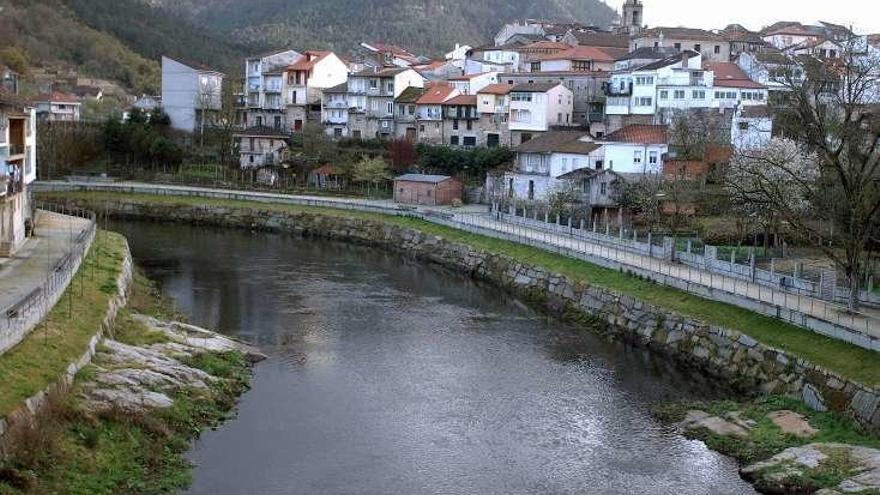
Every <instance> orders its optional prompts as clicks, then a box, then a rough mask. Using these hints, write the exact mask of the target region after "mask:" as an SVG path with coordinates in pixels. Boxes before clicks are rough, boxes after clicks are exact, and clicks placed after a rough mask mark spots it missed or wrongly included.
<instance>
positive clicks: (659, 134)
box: [602, 124, 668, 144]
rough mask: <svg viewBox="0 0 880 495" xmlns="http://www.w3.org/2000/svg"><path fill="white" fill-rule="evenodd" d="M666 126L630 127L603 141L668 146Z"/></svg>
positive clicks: (617, 131) (614, 133)
mask: <svg viewBox="0 0 880 495" xmlns="http://www.w3.org/2000/svg"><path fill="white" fill-rule="evenodd" d="M667 129H668V128H667V127H666V126H665V125H641V124H635V125H628V126H626V127H622V128H620V129H618V130H616V131H614V132H612V133H611V134H608V135H607V136H605V137H604V138H603V139H602V140H603V141H611V142H614V143H643V144H666V143H667V139H668V138H667V136H666V132H667Z"/></svg>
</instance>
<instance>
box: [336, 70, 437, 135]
mask: <svg viewBox="0 0 880 495" xmlns="http://www.w3.org/2000/svg"><path fill="white" fill-rule="evenodd" d="M424 85H425V78H424V77H422V75H421V74H419V73H418V72H417V71H415V70H413V69H411V68H408V67H393V68H383V69H377V68H369V69H364V70H362V71H359V72H353V73H351V74H349V78H348V92H347V93H346V95H345V98H346V103H347V104H348V129H349V131H350V133H351V137H352V138H355V139H361V138H386V137H392V136H393V135H394V131H395V129H394V127H395V126H394V99H395V98H397V97H398V96H400V94H401V93H403V91H404V90H405V89H406V88H409V87H417V88H421V87H424Z"/></svg>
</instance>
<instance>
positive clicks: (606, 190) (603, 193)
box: [599, 182, 608, 196]
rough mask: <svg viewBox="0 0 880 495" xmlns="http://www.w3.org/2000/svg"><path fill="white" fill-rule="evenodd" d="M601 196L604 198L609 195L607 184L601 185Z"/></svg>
mask: <svg viewBox="0 0 880 495" xmlns="http://www.w3.org/2000/svg"><path fill="white" fill-rule="evenodd" d="M599 194H601V195H603V196H604V195H606V194H608V183H607V182H603V183H601V184H599Z"/></svg>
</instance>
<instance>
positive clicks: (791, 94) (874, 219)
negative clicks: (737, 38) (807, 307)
mask: <svg viewBox="0 0 880 495" xmlns="http://www.w3.org/2000/svg"><path fill="white" fill-rule="evenodd" d="M839 43H840V44H841V46H842V50H841V52H840V56H839V57H838V58H835V59H830V60H825V59H817V58H813V57H798V58H792V59H791V60H790V67H789V69H788V70H787V71H785V74H786V76H785V79H786V80H787V82H786V86H787V97H786V106H785V108H784V110H783V112H784V113H783V118H784V119H785V120H787V121H788V122H797V125H790V126H787V129H788V131H789V133H790V135H791V138H792V140H776V141H774V142H773V143H771V145H770V146H769V147H768V148H767V149H764V150H752V151H750V150H739V151H737V154H736V156H734V158H733V163H732V166H731V173H730V176H729V180H728V185H729V187H730V189H731V190H732V191H733V192H734V193H735V194H737V195H739V197H741V198H742V199H743V200H746V201H752V202H754V203H755V204H759V205H762V206H763V207H765V208H768V209H772V211H773V212H774V213H775V214H776V215H778V216H779V218H780V219H781V220H783V221H785V222H787V223H788V224H789V225H790V226H791V228H792V230H794V231H796V232H800V233H801V234H803V235H807V236H809V237H811V238H813V239H818V240H819V245H820V246H821V248H822V250H823V252H824V253H825V254H826V255H827V256H828V258H829V259H831V260H832V261H833V262H834V263H835V265H836V266H837V267H838V269H839V270H840V271H842V272H843V273H844V275H845V276H846V280H847V282H848V285H849V308H850V309H851V310H855V309H856V308H857V307H858V293H859V286H860V282H861V279H862V277H864V275H865V270H866V267H867V266H868V264H869V258H870V255H871V252H870V246H871V245H872V243H875V242H876V241H877V240H878V238H877V233H878V227H880V119H878V115H877V113H876V107H875V106H874V105H875V104H876V103H878V102H880V98H878V97H880V91H878V88H880V84H878V75H880V60H878V58H877V57H876V56H873V55H871V54H870V53H869V52H868V51H867V49H866V48H865V47H864V46H863V44H862V42H861V41H860V38H857V37H851V38H850V39H845V40H842V41H840V42H839ZM827 226H830V228H827Z"/></svg>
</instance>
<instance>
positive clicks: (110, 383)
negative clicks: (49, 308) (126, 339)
mask: <svg viewBox="0 0 880 495" xmlns="http://www.w3.org/2000/svg"><path fill="white" fill-rule="evenodd" d="M134 317H135V318H136V319H137V320H138V321H140V322H142V323H144V324H145V325H146V326H147V327H148V328H149V329H151V330H153V331H158V332H162V334H164V335H165V336H166V337H167V338H168V340H169V342H165V343H161V344H152V345H150V346H148V347H138V346H133V345H128V344H124V343H122V342H118V341H115V340H111V339H106V340H104V341H103V342H102V345H101V347H100V348H99V350H98V353H97V355H96V358H95V363H96V373H95V376H94V379H93V380H91V381H90V382H88V383H85V384H84V385H83V391H82V395H83V398H84V400H85V403H86V404H87V405H88V407H89V408H91V409H93V410H97V411H100V410H107V409H111V408H121V409H124V410H126V411H133V412H142V411H146V410H149V409H157V408H166V407H171V406H172V405H173V403H174V401H173V399H172V398H171V397H172V396H173V392H175V391H178V390H182V389H185V388H187V389H207V388H208V387H209V386H210V384H211V383H214V382H215V381H217V380H221V378H217V377H214V376H211V375H210V374H208V373H206V372H204V371H202V370H200V369H198V368H194V367H192V366H188V365H186V364H184V363H183V362H182V361H181V360H182V359H184V358H187V357H192V356H195V355H198V354H203V353H205V352H225V351H233V350H235V351H240V352H242V353H244V354H245V355H246V356H247V358H248V360H249V361H250V362H251V363H254V362H257V361H260V360H262V359H265V355H263V354H262V353H260V352H259V351H258V350H256V349H254V348H253V347H251V346H248V345H245V344H242V343H239V342H236V341H234V340H232V339H229V338H227V337H223V336H222V335H218V334H216V333H214V332H211V331H209V330H205V329H203V328H199V327H196V326H193V325H187V324H184V323H178V322H164V321H160V320H157V319H155V318H151V317H148V316H143V315H134Z"/></svg>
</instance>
